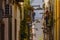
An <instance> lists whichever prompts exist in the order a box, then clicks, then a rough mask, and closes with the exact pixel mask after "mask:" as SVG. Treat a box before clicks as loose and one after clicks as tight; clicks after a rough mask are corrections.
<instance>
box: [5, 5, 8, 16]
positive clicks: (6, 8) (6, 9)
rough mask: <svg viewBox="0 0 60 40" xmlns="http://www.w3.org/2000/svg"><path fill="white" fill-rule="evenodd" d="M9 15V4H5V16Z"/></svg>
mask: <svg viewBox="0 0 60 40" xmlns="http://www.w3.org/2000/svg"><path fill="white" fill-rule="evenodd" d="M8 15H9V5H5V16H8Z"/></svg>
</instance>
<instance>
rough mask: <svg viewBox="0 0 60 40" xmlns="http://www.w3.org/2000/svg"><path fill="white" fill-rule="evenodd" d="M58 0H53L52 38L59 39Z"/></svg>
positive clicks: (59, 0)
mask: <svg viewBox="0 0 60 40" xmlns="http://www.w3.org/2000/svg"><path fill="white" fill-rule="evenodd" d="M59 4H60V0H54V19H55V24H54V40H60V38H59V37H60V11H59V10H60V5H59Z"/></svg>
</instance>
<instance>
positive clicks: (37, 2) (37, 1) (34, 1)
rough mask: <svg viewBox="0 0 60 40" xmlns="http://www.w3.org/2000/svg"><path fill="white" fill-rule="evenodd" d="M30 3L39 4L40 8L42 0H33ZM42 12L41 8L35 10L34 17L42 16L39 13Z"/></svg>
mask: <svg viewBox="0 0 60 40" xmlns="http://www.w3.org/2000/svg"><path fill="white" fill-rule="evenodd" d="M31 5H40V7H41V8H42V5H43V1H42V0H33V2H32V3H31ZM42 12H43V10H35V13H36V15H35V18H42V14H39V13H42Z"/></svg>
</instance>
